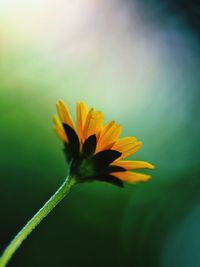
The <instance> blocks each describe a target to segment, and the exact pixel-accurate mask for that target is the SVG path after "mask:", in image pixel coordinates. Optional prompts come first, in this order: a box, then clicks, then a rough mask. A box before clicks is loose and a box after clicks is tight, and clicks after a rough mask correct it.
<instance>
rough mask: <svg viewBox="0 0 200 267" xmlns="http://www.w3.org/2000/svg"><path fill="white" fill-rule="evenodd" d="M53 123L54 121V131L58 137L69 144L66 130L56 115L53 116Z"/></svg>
mask: <svg viewBox="0 0 200 267" xmlns="http://www.w3.org/2000/svg"><path fill="white" fill-rule="evenodd" d="M53 121H54V130H55V132H56V133H57V135H58V137H59V138H60V139H61V140H62V141H63V142H66V143H68V138H67V135H66V133H65V130H64V129H63V126H62V124H61V122H60V120H59V118H58V117H57V116H56V115H55V116H53Z"/></svg>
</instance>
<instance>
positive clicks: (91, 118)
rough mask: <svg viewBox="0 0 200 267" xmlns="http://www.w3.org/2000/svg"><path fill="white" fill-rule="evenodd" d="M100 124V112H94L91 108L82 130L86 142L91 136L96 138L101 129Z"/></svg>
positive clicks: (101, 122)
mask: <svg viewBox="0 0 200 267" xmlns="http://www.w3.org/2000/svg"><path fill="white" fill-rule="evenodd" d="M102 124H103V115H102V113H101V112H100V111H94V109H93V108H92V109H90V111H89V113H88V115H87V118H86V122H85V126H84V130H83V135H84V140H86V139H87V138H88V137H90V136H91V135H93V134H95V135H96V136H97V135H98V134H99V132H100V130H101V128H102Z"/></svg>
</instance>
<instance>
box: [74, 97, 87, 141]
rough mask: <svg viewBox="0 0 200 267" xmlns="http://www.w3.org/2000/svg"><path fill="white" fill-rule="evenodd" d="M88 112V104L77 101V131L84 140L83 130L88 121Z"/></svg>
mask: <svg viewBox="0 0 200 267" xmlns="http://www.w3.org/2000/svg"><path fill="white" fill-rule="evenodd" d="M87 114H88V109H87V106H86V104H85V103H84V102H78V103H76V120H77V121H76V125H77V133H78V136H79V138H80V139H81V140H83V130H84V125H85V121H86V117H87Z"/></svg>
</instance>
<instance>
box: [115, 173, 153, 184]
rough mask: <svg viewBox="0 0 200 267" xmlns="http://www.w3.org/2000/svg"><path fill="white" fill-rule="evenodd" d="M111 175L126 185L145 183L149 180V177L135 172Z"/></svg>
mask: <svg viewBox="0 0 200 267" xmlns="http://www.w3.org/2000/svg"><path fill="white" fill-rule="evenodd" d="M111 174H112V175H113V176H115V177H117V178H118V179H119V180H121V181H123V182H127V183H135V182H146V181H148V180H149V179H150V178H151V176H150V175H146V174H143V173H135V172H113V173H111Z"/></svg>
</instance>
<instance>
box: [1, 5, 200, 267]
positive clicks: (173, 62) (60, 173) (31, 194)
mask: <svg viewBox="0 0 200 267" xmlns="http://www.w3.org/2000/svg"><path fill="white" fill-rule="evenodd" d="M90 4H91V3H88V6H89V5H90ZM59 5H60V8H62V3H59ZM26 8H27V7H26ZM101 8H102V7H101ZM8 10H9V9H7V11H6V12H8ZM75 10H76V9H75ZM103 10H104V9H103ZM36 11H37V10H36ZM36 11H35V12H36ZM24 12H25V11H24ZM109 12H110V13H109V16H108V18H110V15H113V17H114V21H115V22H116V21H118V20H117V19H118V16H117V15H119V14H118V13H117V12H118V7H116V6H115V5H114V6H112V5H111V10H109ZM22 13H23V12H22ZM8 14H9V12H8ZM35 14H37V12H36V13H35ZM75 14H76V12H75ZM78 14H79V13H78ZM105 14H107V13H106V10H105ZM116 14H117V15H116ZM79 16H81V15H80V14H79ZM90 16H91V15H90ZM95 16H96V15H95ZM105 16H106V15H105ZM127 16H128V15H127ZM88 17H89V15H88ZM111 17H112V16H111ZM113 17H112V19H113ZM2 18H4V17H3V16H2ZM8 18H10V20H9V19H8ZM97 18H98V16H97ZM106 18H107V16H106ZM137 19H138V18H137ZM25 20H27V22H30V20H31V18H29V17H25ZM46 20H47V21H48V16H47V17H46ZM110 20H111V19H110ZM110 20H108V21H107V22H108V25H109V23H110V22H111V21H110ZM3 21H4V23H5V24H4V26H5V27H4V30H3V31H2V35H1V36H2V38H1V45H0V125H1V131H0V148H1V154H0V250H1V251H3V249H4V248H5V246H6V244H8V242H9V240H11V238H12V237H13V236H14V235H15V233H16V232H17V231H18V230H19V229H20V228H21V227H22V226H23V225H24V224H25V223H26V222H27V220H28V219H29V218H30V217H31V216H32V215H33V214H34V213H35V212H36V211H37V210H38V208H40V207H41V206H42V205H43V204H44V203H45V201H46V200H47V199H48V198H49V197H50V196H51V195H52V194H53V193H54V192H55V190H56V189H57V188H58V186H59V185H60V184H61V183H62V181H63V179H64V177H65V176H66V173H67V165H66V162H65V158H64V155H63V152H62V144H61V142H60V141H59V140H58V139H57V137H56V135H55V134H54V132H53V129H52V115H53V114H54V113H55V112H56V110H55V102H56V100H57V99H59V98H63V99H64V100H65V101H66V102H67V103H68V105H69V107H70V110H71V111H72V113H73V115H75V113H74V111H75V102H76V101H78V100H84V101H86V102H87V104H88V105H89V106H93V107H95V108H96V109H98V110H102V111H103V112H104V116H105V120H106V121H108V120H112V119H115V120H116V121H117V122H119V123H120V124H122V125H123V135H134V136H137V137H138V139H140V140H142V141H143V142H144V146H143V148H142V149H141V151H139V152H138V153H137V154H136V155H134V156H133V157H132V158H133V159H138V160H145V161H149V162H151V163H153V164H154V165H155V166H156V169H155V170H153V171H151V174H152V177H153V179H152V180H151V181H150V182H149V183H145V184H136V185H126V186H125V189H120V188H117V187H114V186H112V185H109V184H104V183H98V182H94V183H91V184H84V185H81V186H77V187H76V188H75V189H74V190H73V191H72V192H71V193H70V195H69V196H68V197H67V198H66V199H65V200H64V201H63V202H62V203H61V204H60V205H59V206H58V207H57V208H56V209H55V210H54V211H53V212H52V213H51V214H50V215H49V216H48V218H46V219H45V221H44V222H42V223H41V225H40V226H39V227H38V228H37V229H36V230H35V232H34V233H33V234H32V235H31V237H30V238H29V239H28V240H26V241H25V242H24V244H23V246H22V247H21V248H20V249H19V251H18V252H17V253H16V255H15V257H14V258H13V259H12V261H11V262H10V265H9V266H16V267H18V266H20V267H23V266H29V267H32V266H34V267H35V266H38V267H39V266H49V267H51V266H63V267H65V266H66V267H79V266H80V267H81V266H97V267H98V266H99V267H100V266H101V267H102V266H104V267H107V266H109V267H111V266H115V267H117V266H119V267H121V266H133V267H150V266H152V267H157V266H158V267H160V266H163V267H173V266H182V267H188V266H192V267H193V266H194V267H196V266H199V265H200V257H199V240H200V234H199V230H198V229H199V228H198V225H199V223H200V215H199V214H200V206H199V204H200V194H199V193H200V180H199V163H200V160H199V145H200V143H199V79H200V78H199V69H200V65H199V47H198V41H197V40H196V39H195V35H194V34H193V33H192V32H190V31H189V30H188V29H184V30H183V28H182V27H179V25H176V28H174V27H171V28H170V27H169V28H168V29H160V32H156V31H155V29H153V28H150V32H151V34H148V35H147V36H146V35H145V32H144V29H143V28H142V27H141V31H139V29H137V30H134V29H132V31H130V32H128V34H125V35H124V29H122V30H121V31H119V32H114V33H113V37H112V38H110V37H109V30H113V28H114V29H115V27H113V28H111V29H110V28H109V30H108V32H107V29H106V28H104V27H102V28H101V27H100V30H101V31H102V33H103V36H102V35H101V33H99V35H98V36H97V37H96V35H94V32H93V31H91V33H88V32H86V33H87V34H88V35H86V37H85V39H86V40H87V38H88V40H90V39H91V38H93V39H94V40H96V42H97V44H96V43H95V44H93V42H92V41H91V40H90V41H91V43H92V45H91V49H92V52H88V50H87V49H86V48H85V43H84V42H81V44H79V39H78V41H76V42H77V43H76V42H75V43H74V42H72V45H71V46H72V47H74V50H75V55H74V54H73V53H74V51H72V53H70V52H67V53H69V55H68V54H66V50H65V49H63V47H62V46H65V42H63V43H61V48H59V47H57V45H55V47H54V48H55V49H56V51H55V50H53V49H52V43H53V41H52V43H51V39H48V38H50V37H49V35H48V31H47V33H46V38H47V37H48V38H47V41H46V43H45V36H44V37H43V39H42V44H44V47H42V46H41V44H40V45H38V43H37V42H35V43H34V42H33V40H35V38H36V37H34V39H33V40H32V39H31V38H32V37H31V36H32V35H33V36H34V34H36V33H37V32H36V33H35V31H33V29H32V31H33V34H32V35H31V31H30V32H29V34H30V35H28V34H27V33H26V31H24V32H23V31H22V33H21V35H20V36H18V37H19V38H17V40H16V39H15V37H16V29H15V27H14V26H13V28H12V27H11V26H12V18H11V17H9V16H8V17H7V19H6V20H5V18H4V19H3ZM6 21H10V24H7V22H6ZM98 23H100V24H101V23H102V24H103V21H102V20H101V19H100V22H98ZM98 23H97V24H95V23H94V25H95V27H97V29H98V30H99V28H98V27H99V24H98ZM129 23H130V22H129ZM7 25H11V26H9V27H8V26H7ZM13 25H14V24H13ZM173 26H174V25H173ZM37 27H39V25H37ZM86 28H87V27H86ZM22 29H23V27H22ZM172 29H173V30H172ZM104 31H105V32H104ZM49 32H50V33H51V31H49ZM81 33H82V34H84V32H83V31H82V30H81ZM117 33H118V34H117ZM23 34H24V35H23ZM76 34H77V36H78V34H80V33H79V31H78V30H77V29H76ZM36 36H37V34H36ZM63 36H64V37H66V36H67V37H68V39H69V40H70V38H72V37H70V36H68V35H67V34H66V36H65V32H63ZM40 37H41V36H40ZM56 37H57V36H53V37H52V39H53V40H54V38H55V40H56ZM64 37H63V39H65V38H64ZM12 38H13V39H12ZM36 39H37V38H36ZM61 39H62V38H61ZM72 39H73V38H72ZM116 40H117V41H118V42H116ZM59 42H61V41H58V43H59ZM49 43H50V45H49ZM89 43H90V42H89ZM77 44H79V46H78V48H77V46H76V45H77ZM104 46H106V47H104ZM45 47H48V49H49V50H48V49H47V50H46V49H44V48H45ZM66 47H68V46H67V44H66ZM89 48H90V45H89ZM59 49H61V52H60V51H59ZM62 49H63V50H62ZM89 50H90V49H89ZM70 51H71V50H70ZM71 54H72V55H71ZM148 173H149V172H148Z"/></svg>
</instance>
